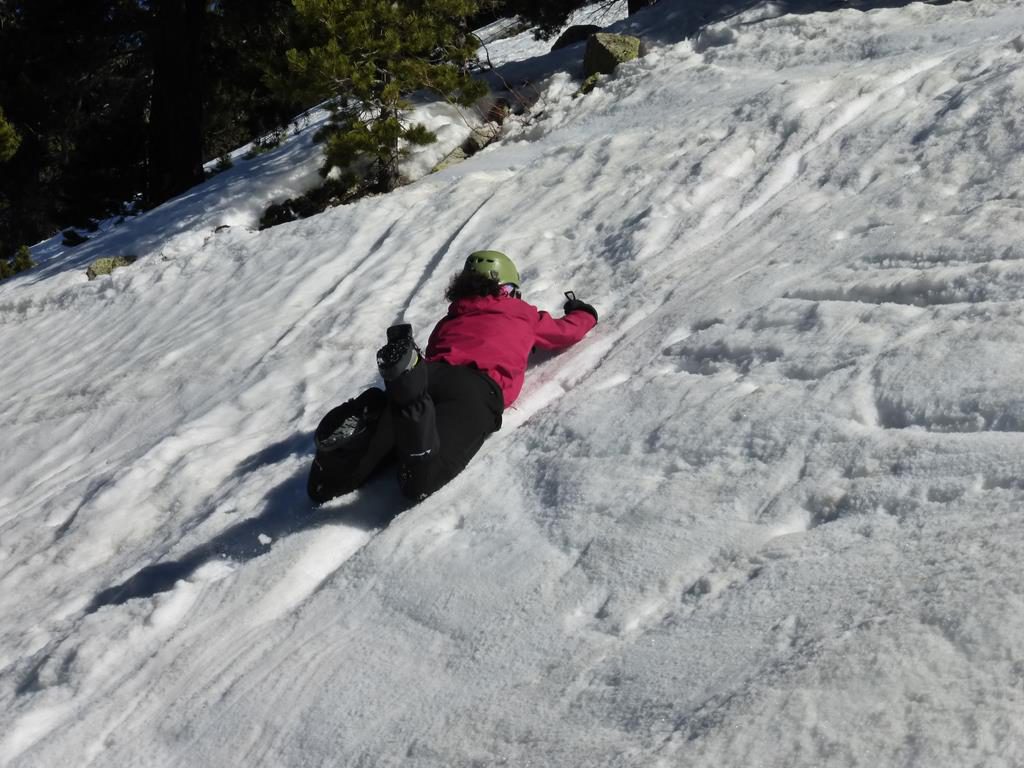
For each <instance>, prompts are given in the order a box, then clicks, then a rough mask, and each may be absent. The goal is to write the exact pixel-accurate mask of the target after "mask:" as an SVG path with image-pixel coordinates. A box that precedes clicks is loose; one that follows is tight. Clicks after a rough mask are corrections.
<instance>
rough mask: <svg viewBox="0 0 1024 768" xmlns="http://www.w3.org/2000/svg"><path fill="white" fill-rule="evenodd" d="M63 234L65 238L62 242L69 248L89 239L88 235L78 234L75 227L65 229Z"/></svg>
mask: <svg viewBox="0 0 1024 768" xmlns="http://www.w3.org/2000/svg"><path fill="white" fill-rule="evenodd" d="M61 234H63V235H64V240H63V241H62V242H63V244H64V245H66V246H67V247H68V248H74V247H75V246H76V245H81V244H82V243H87V242H88V241H89V238H88V237H86V236H85V235H80V234H78V232H76V231H75V230H73V229H65V230H64V232H62V233H61Z"/></svg>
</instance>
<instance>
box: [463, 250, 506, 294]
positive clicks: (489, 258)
mask: <svg viewBox="0 0 1024 768" xmlns="http://www.w3.org/2000/svg"><path fill="white" fill-rule="evenodd" d="M465 271H466V272H479V273H480V274H481V275H486V276H487V277H489V278H491V279H492V280H497V281H498V283H499V284H500V285H506V284H511V285H514V286H515V287H516V288H519V270H518V269H516V265H515V264H513V263H512V259H510V258H509V257H508V256H506V255H505V254H504V253H502V252H501V251H474V252H473V253H471V254H469V257H468V258H467V259H466V268H465Z"/></svg>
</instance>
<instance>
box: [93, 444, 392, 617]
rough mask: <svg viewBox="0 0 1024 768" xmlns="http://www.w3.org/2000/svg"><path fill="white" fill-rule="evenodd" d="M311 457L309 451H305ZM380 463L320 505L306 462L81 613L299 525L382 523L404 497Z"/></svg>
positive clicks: (289, 450)
mask: <svg viewBox="0 0 1024 768" xmlns="http://www.w3.org/2000/svg"><path fill="white" fill-rule="evenodd" d="M310 443H311V439H310V436H309V435H308V434H305V433H303V434H297V435H293V436H292V437H290V438H288V439H286V440H282V441H280V442H278V443H274V444H273V445H270V446H267V447H266V448H264V449H262V450H260V451H258V452H257V453H255V454H253V455H252V456H250V457H248V458H247V459H245V460H244V461H242V462H241V463H240V464H239V465H238V467H237V468H236V469H235V471H234V472H233V473H232V474H231V478H232V479H236V478H239V477H242V476H244V475H247V474H249V473H251V472H253V471H255V470H257V469H259V468H260V467H264V466H268V465H271V464H276V463H279V462H281V461H284V460H285V459H288V458H290V457H291V456H294V455H297V454H299V453H305V452H307V448H306V447H307V446H308V445H310ZM310 459H312V455H310ZM387 469H388V468H382V469H381V470H380V471H378V473H377V474H376V476H375V477H374V478H373V479H371V480H370V482H369V483H368V484H367V485H366V486H365V487H364V488H363V489H362V490H361V491H359V492H357V493H356V494H354V495H349V496H346V497H343V498H342V499H340V500H337V501H334V502H331V503H329V504H327V505H324V506H323V507H319V508H315V507H313V506H312V502H310V500H309V497H308V496H307V495H306V477H307V473H308V468H307V467H303V469H302V471H301V472H297V473H296V474H294V475H292V476H291V477H289V478H288V479H287V480H285V481H283V482H281V483H279V484H278V485H277V486H275V487H274V488H271V489H270V490H269V491H268V492H267V494H266V495H265V496H264V499H263V504H262V507H263V510H262V512H260V514H259V515H257V516H255V517H249V518H246V519H245V520H242V521H240V522H238V523H236V524H235V525H232V526H231V527H229V528H227V529H225V530H223V531H221V532H220V533H219V534H217V535H216V536H215V537H214V538H213V539H211V540H210V541H208V542H205V543H204V544H201V545H200V546H198V547H196V548H195V549H193V550H191V551H190V552H187V553H186V554H184V555H183V556H182V557H180V558H179V559H177V560H168V561H165V562H159V563H153V564H152V565H147V566H146V567H144V568H142V569H141V570H139V571H138V572H137V573H135V574H134V575H132V576H131V577H129V578H128V579H127V580H125V581H124V582H122V583H120V584H116V585H114V586H112V587H108V588H107V589H104V590H103V591H101V592H100V593H99V594H97V595H96V597H95V598H93V600H92V602H91V603H90V605H89V608H88V609H87V611H86V613H93V612H95V611H97V610H99V609H100V608H102V607H103V606H106V605H121V604H122V603H125V602H127V601H128V600H133V599H135V598H138V597H152V596H153V595H155V594H158V593H160V592H166V591H168V590H170V589H172V588H173V587H174V585H175V583H176V582H178V581H179V580H181V579H186V578H188V577H189V576H191V575H192V574H193V573H195V571H196V570H197V569H198V568H199V567H200V566H202V565H204V564H205V563H208V562H211V561H214V560H217V559H225V560H231V561H232V562H246V561H248V560H251V559H253V558H255V557H259V556H260V555H263V554H266V553H267V552H269V551H270V548H271V546H272V545H273V542H274V541H277V540H278V539H280V538H283V537H285V536H289V535H291V534H293V533H298V532H299V531H304V530H309V529H313V528H320V527H322V526H325V525H336V524H339V523H343V524H345V525H348V526H351V527H353V528H358V529H360V530H364V531H371V530H376V529H378V528H383V527H385V526H387V525H388V524H389V523H390V522H391V521H392V520H393V519H394V518H395V517H396V516H397V515H398V514H399V513H400V512H402V511H403V509H405V506H406V503H407V502H406V501H405V499H404V498H403V497H402V495H401V494H400V493H399V491H398V487H397V484H396V483H395V482H394V477H393V476H392V474H393V473H392V472H388V471H387Z"/></svg>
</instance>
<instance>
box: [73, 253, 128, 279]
mask: <svg viewBox="0 0 1024 768" xmlns="http://www.w3.org/2000/svg"><path fill="white" fill-rule="evenodd" d="M134 263H135V257H134V256H106V257H104V258H102V259H96V261H94V262H93V263H92V264H90V265H89V269H87V270H86V271H85V276H86V277H88V278H89V279H90V280H95V279H96V278H97V277H99V276H100V275H109V274H110V273H111V272H113V271H114V270H115V269H117V268H118V267H127V266H129V265H131V264H134Z"/></svg>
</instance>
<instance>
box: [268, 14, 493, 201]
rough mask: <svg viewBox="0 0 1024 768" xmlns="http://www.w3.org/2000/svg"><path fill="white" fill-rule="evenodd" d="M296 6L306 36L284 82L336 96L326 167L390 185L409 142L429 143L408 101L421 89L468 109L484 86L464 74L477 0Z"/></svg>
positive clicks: (383, 187) (381, 186) (376, 187)
mask: <svg viewBox="0 0 1024 768" xmlns="http://www.w3.org/2000/svg"><path fill="white" fill-rule="evenodd" d="M294 3H295V7H296V9H297V10H298V13H299V16H300V18H301V20H302V22H303V24H304V25H305V31H306V34H307V35H308V36H309V40H310V42H309V44H307V45H305V46H303V47H301V48H299V47H297V48H294V49H292V50H290V51H289V52H288V69H289V73H290V78H289V80H288V81H287V82H285V83H284V84H283V86H284V87H285V88H289V89H297V90H298V92H300V93H302V94H304V95H309V96H316V97H319V98H327V97H333V98H334V99H335V101H334V104H335V110H336V113H335V121H334V124H335V131H334V132H333V135H332V136H331V137H330V138H329V139H328V143H327V148H326V164H325V171H326V170H330V169H331V168H333V167H335V166H337V167H338V168H340V169H342V170H343V171H345V172H347V173H349V174H352V175H353V176H354V177H358V178H365V179H367V180H368V181H369V187H370V189H371V190H373V191H379V192H387V191H390V190H392V189H394V188H395V186H397V184H398V180H399V178H398V163H399V160H400V159H401V157H402V155H403V153H404V151H405V147H407V146H408V145H415V144H429V143H430V142H432V141H434V140H435V137H434V135H433V134H432V133H431V132H430V131H428V130H427V129H426V128H425V127H424V126H422V125H416V124H412V123H411V122H410V120H409V119H408V117H407V110H408V107H409V103H408V101H407V100H406V97H407V96H408V95H409V94H410V93H412V92H414V91H419V90H424V89H426V90H430V91H433V92H434V93H436V94H438V95H440V96H442V97H443V98H445V99H448V100H451V101H454V102H456V103H459V104H463V105H468V104H471V103H472V102H473V101H475V100H476V99H477V98H479V97H480V96H482V95H483V94H484V93H485V91H486V88H485V86H484V85H483V84H482V83H480V82H478V81H475V80H473V79H471V78H470V77H469V75H468V71H467V70H468V63H469V62H470V61H471V60H472V59H474V57H475V55H476V49H477V47H478V42H477V41H476V39H475V38H473V37H472V35H469V34H468V33H467V32H466V29H465V19H466V18H467V17H468V16H470V15H472V14H473V13H474V12H475V10H476V3H475V2H474V1H473V0H401V1H400V2H396V1H395V0H363V1H360V0H294Z"/></svg>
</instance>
